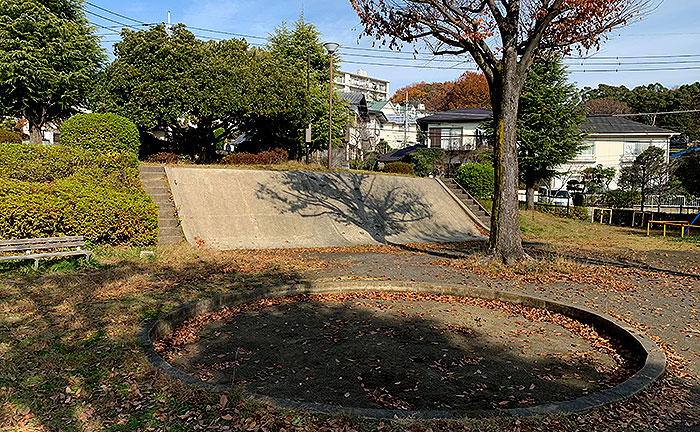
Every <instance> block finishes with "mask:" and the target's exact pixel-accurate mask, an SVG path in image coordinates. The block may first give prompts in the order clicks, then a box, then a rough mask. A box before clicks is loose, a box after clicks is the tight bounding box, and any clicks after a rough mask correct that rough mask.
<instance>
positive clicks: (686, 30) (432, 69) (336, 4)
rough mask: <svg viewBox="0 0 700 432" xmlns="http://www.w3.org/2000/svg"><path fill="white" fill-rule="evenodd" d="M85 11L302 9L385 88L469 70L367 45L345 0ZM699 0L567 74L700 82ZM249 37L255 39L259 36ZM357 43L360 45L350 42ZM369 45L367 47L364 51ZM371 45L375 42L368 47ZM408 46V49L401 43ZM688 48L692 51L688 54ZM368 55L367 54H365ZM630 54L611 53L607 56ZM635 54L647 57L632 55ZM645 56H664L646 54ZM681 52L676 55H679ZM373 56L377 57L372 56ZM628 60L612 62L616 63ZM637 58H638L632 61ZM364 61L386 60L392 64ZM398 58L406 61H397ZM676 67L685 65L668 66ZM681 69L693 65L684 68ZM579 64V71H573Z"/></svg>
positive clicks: (232, 28) (238, 15) (231, 16)
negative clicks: (389, 85) (617, 70)
mask: <svg viewBox="0 0 700 432" xmlns="http://www.w3.org/2000/svg"><path fill="white" fill-rule="evenodd" d="M89 2H90V3H91V4H86V10H88V11H89V12H91V13H89V14H88V18H89V19H90V20H91V21H92V22H93V23H96V24H99V25H102V26H105V27H112V26H117V27H119V25H118V24H117V23H114V22H111V21H109V20H106V19H104V18H100V17H98V16H96V15H95V14H99V15H102V16H103V17H105V18H110V19H112V20H114V21H118V22H120V23H128V24H133V25H137V24H136V22H135V21H140V22H146V23H156V22H163V21H165V20H166V19H167V11H168V10H170V11H171V17H172V22H173V23H178V22H182V23H185V24H186V25H188V26H190V27H201V28H205V29H211V30H219V31H226V32H233V33H240V34H246V35H252V36H259V37H266V36H267V35H268V34H269V33H270V32H271V31H273V29H274V27H275V26H276V25H279V24H280V23H281V22H283V21H288V22H293V21H295V20H296V19H297V18H298V17H299V14H300V12H301V10H302V7H303V10H304V14H305V17H306V19H307V20H309V21H311V22H312V23H314V24H315V25H316V26H317V27H318V29H319V31H320V32H321V33H322V38H323V40H326V41H333V42H338V43H340V44H341V45H342V47H341V50H340V53H341V56H343V58H344V60H345V61H346V63H345V64H343V66H342V67H343V69H344V70H346V71H350V72H354V71H355V70H356V69H360V68H361V69H364V70H366V71H367V72H368V74H369V75H370V76H373V77H377V78H382V79H386V80H389V81H391V89H392V92H393V91H394V90H396V89H398V88H400V87H403V86H405V85H407V84H410V83H414V82H420V81H427V82H431V81H445V80H452V79H455V78H457V77H458V76H459V75H460V74H461V72H462V71H464V70H466V69H474V66H473V63H471V62H469V61H468V57H462V58H459V59H454V58H451V59H443V58H437V59H433V58H432V57H431V56H430V55H428V54H421V55H420V56H419V59H414V58H413V56H412V55H410V54H407V53H392V52H386V51H373V50H372V43H373V40H371V39H370V38H367V37H364V38H362V39H359V40H358V37H359V35H360V34H361V33H362V26H361V25H360V23H359V20H358V18H357V15H356V14H355V12H354V10H353V9H352V7H351V5H350V2H349V1H348V0H306V1H303V2H302V1H297V0H257V1H254V0H203V1H198V2H192V1H180V0H175V1H167V2H166V1H163V0H156V1H135V0H120V1H117V0H89ZM95 6H99V7H102V8H104V9H108V10H110V11H113V12H116V13H119V14H121V15H124V16H126V17H129V18H133V19H134V20H135V21H129V20H127V19H125V18H122V17H118V16H116V15H112V14H109V13H108V12H105V11H103V10H99V9H98V8H96V7H95ZM699 23H700V0H665V1H663V2H662V3H661V4H660V6H659V7H658V8H657V10H656V11H654V12H653V13H652V14H651V15H649V16H648V17H646V18H645V19H644V20H642V21H639V22H635V23H632V24H631V25H629V26H627V27H625V28H622V29H620V30H618V31H616V32H615V33H614V34H613V35H611V38H610V40H608V41H607V42H605V43H604V44H603V46H602V49H601V50H600V51H599V52H597V53H595V55H593V57H592V58H591V59H590V60H586V61H585V62H584V63H583V65H582V64H576V63H574V61H573V60H572V61H569V62H568V63H569V64H570V70H571V71H572V73H571V76H570V79H571V80H572V81H574V82H576V83H577V85H578V86H579V87H583V86H591V87H595V86H597V85H598V84H599V83H606V84H611V85H626V86H628V87H634V86H637V85H642V84H649V83H656V82H660V83H661V84H663V85H665V86H667V87H674V86H677V85H681V84H684V83H691V82H696V81H700V25H698V24H699ZM98 33H100V34H105V35H106V36H105V38H104V40H105V45H106V46H110V45H111V42H113V41H115V40H116V39H118V36H117V35H114V34H109V33H110V32H109V31H107V30H105V29H103V28H99V32H98ZM195 33H196V34H198V35H199V36H201V37H202V38H208V37H229V36H222V35H221V34H216V33H210V32H205V31H195ZM249 42H254V43H263V42H264V40H262V39H252V38H251V39H249ZM358 48H365V50H362V49H358ZM367 49H369V50H367ZM374 49H378V47H375V48H374ZM409 51H411V49H409ZM692 55H694V57H693V56H692ZM368 56H369V57H368ZM620 56H625V57H635V58H632V59H629V58H628V59H618V60H615V59H614V57H620ZM640 56H646V57H647V58H642V59H640V58H639V57H640ZM649 56H665V57H657V58H650V57H649ZM682 56H684V57H682ZM376 57H378V58H376ZM620 62H622V63H630V64H623V65H620V64H618V63H620ZM640 62H645V64H640ZM369 63H382V64H392V65H394V66H381V65H372V64H369ZM396 65H405V66H411V67H399V66H396ZM671 68H684V69H686V70H668V69H671ZM687 68H695V69H690V70H688V69H687ZM591 69H593V70H600V69H603V70H615V69H619V70H624V69H666V70H655V71H648V72H632V71H629V72H622V71H619V72H602V73H600V72H590V70H591ZM583 70H586V71H587V72H581V71H583Z"/></svg>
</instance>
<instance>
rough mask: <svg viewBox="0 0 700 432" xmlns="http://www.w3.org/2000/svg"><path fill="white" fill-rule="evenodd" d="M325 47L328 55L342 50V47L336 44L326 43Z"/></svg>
mask: <svg viewBox="0 0 700 432" xmlns="http://www.w3.org/2000/svg"><path fill="white" fill-rule="evenodd" d="M323 46H324V47H325V48H326V51H328V54H333V53H335V52H336V51H338V48H340V45H339V44H337V43H335V42H326V43H324V44H323Z"/></svg>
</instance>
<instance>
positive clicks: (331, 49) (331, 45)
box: [323, 42, 340, 170]
mask: <svg viewBox="0 0 700 432" xmlns="http://www.w3.org/2000/svg"><path fill="white" fill-rule="evenodd" d="M323 46H324V47H325V48H326V51H328V56H329V57H330V59H331V80H330V82H329V85H328V88H329V90H328V93H329V98H328V100H329V103H328V169H329V170H330V169H332V168H333V144H332V143H333V54H335V52H336V51H338V48H340V45H338V44H337V43H335V42H326V43H325V44H323Z"/></svg>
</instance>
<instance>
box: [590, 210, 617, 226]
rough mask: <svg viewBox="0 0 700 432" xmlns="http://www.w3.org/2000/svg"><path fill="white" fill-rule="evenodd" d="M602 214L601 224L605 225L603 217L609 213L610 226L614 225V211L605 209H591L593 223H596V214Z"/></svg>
mask: <svg viewBox="0 0 700 432" xmlns="http://www.w3.org/2000/svg"><path fill="white" fill-rule="evenodd" d="M596 211H599V212H600V223H604V221H603V216H605V214H606V213H607V214H608V215H609V218H607V219H608V224H610V225H612V218H613V209H611V208H604V207H591V223H593V222H595V221H594V219H595V212H596Z"/></svg>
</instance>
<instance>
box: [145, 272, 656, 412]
mask: <svg viewBox="0 0 700 432" xmlns="http://www.w3.org/2000/svg"><path fill="white" fill-rule="evenodd" d="M363 291H365V292H371V291H394V292H416V293H426V294H442V295H453V296H460V297H474V298H480V299H485V300H500V301H505V302H509V303H514V304H521V305H523V306H529V307H535V308H540V309H546V310H550V311H553V312H557V313H561V314H563V315H565V316H568V317H570V318H573V319H576V320H579V321H582V322H585V323H587V324H589V325H592V326H594V327H597V328H600V329H602V330H604V331H606V332H607V333H608V334H609V335H611V336H614V337H617V338H619V339H621V340H622V341H623V343H625V344H627V345H629V346H628V348H629V349H630V350H631V351H632V353H633V354H634V355H636V356H639V357H640V358H644V359H645V360H644V365H643V366H642V367H641V369H640V370H639V371H637V372H636V373H635V374H634V375H633V376H632V377H630V378H629V379H627V380H626V381H624V382H622V383H620V384H618V385H617V386H615V387H613V388H611V389H609V390H605V391H602V392H598V393H594V394H591V395H587V396H583V397H580V398H578V399H574V400H569V401H562V402H554V403H548V404H542V405H536V406H532V407H525V408H511V409H504V410H479V411H466V412H461V411H401V410H390V409H371V408H356V407H342V406H336V405H329V404H321V403H312V402H302V401H294V400H289V399H280V398H272V397H269V396H264V395H259V394H255V393H250V392H245V391H244V393H243V394H244V396H248V397H252V398H254V399H257V400H259V401H262V402H266V403H269V404H272V405H274V406H277V407H279V408H285V409H302V410H310V411H316V412H320V413H326V414H350V415H356V416H360V417H366V418H375V419H397V418H398V419H412V418H413V419H451V418H463V417H467V418H484V417H494V416H506V417H507V416H519V417H530V416H541V415H551V414H571V413H576V412H582V411H589V410H592V409H596V408H600V407H602V406H604V405H608V404H611V403H614V402H622V401H624V400H626V399H629V398H631V397H632V396H634V395H636V394H638V393H640V392H641V391H643V390H645V389H646V388H648V387H649V386H650V385H651V384H653V383H654V382H655V381H656V380H658V379H659V378H660V377H661V376H662V375H663V374H664V373H665V371H666V355H665V353H664V352H663V351H662V350H661V349H660V348H659V347H658V346H657V345H656V343H654V341H652V340H651V339H649V338H648V337H647V336H646V335H644V334H643V333H641V332H639V331H637V330H636V329H634V328H631V327H629V326H628V325H626V324H625V323H622V322H620V321H618V320H616V319H614V318H611V317H608V316H605V315H601V314H598V313H596V312H594V311H592V310H590V309H587V308H584V307H580V306H573V305H570V304H565V303H558V302H553V301H550V300H546V299H542V298H538V297H532V296H527V295H522V294H514V293H508V292H504V291H496V290H489V289H484V288H476V287H468V286H460V285H437V284H428V283H414V282H400V281H346V282H319V283H315V282H309V283H303V284H295V285H281V286H274V287H264V288H256V289H252V290H248V291H240V292H232V293H227V294H219V295H216V296H214V297H210V298H206V299H203V300H199V301H194V302H190V303H186V304H184V305H181V306H179V307H177V308H175V309H174V310H172V311H171V312H170V313H168V314H167V315H166V317H165V318H163V319H161V320H158V321H155V322H153V321H152V322H148V323H145V325H144V326H143V327H142V330H141V332H140V339H141V342H142V343H143V344H144V346H145V347H146V355H147V358H148V360H149V362H150V363H151V365H152V366H153V367H155V368H156V369H159V370H160V371H162V372H163V373H165V374H166V375H167V376H170V377H173V378H177V379H180V380H182V381H183V382H185V383H187V384H191V385H195V386H198V387H202V388H206V389H210V390H213V391H217V392H226V391H231V390H232V387H230V386H225V385H221V384H213V383H208V382H206V381H202V380H199V379H197V378H194V377H192V376H190V375H188V374H186V373H185V372H183V371H181V370H179V369H177V368H175V367H173V366H171V365H170V364H169V363H168V362H167V361H165V360H164V359H163V358H162V357H161V356H160V355H159V354H158V353H157V352H156V351H155V349H154V347H153V342H154V341H156V340H158V339H160V338H162V337H164V336H165V335H167V334H169V333H171V332H172V331H173V330H174V329H175V328H176V327H178V326H179V325H181V324H182V323H183V322H184V321H185V320H187V319H189V318H191V317H194V316H196V315H200V314H203V313H207V312H214V311H217V310H220V309H222V308H224V307H227V306H233V305H237V304H242V303H248V302H252V301H256V300H260V299H264V298H275V297H285V296H293V295H299V294H333V293H335V294H338V293H346V292H363Z"/></svg>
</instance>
